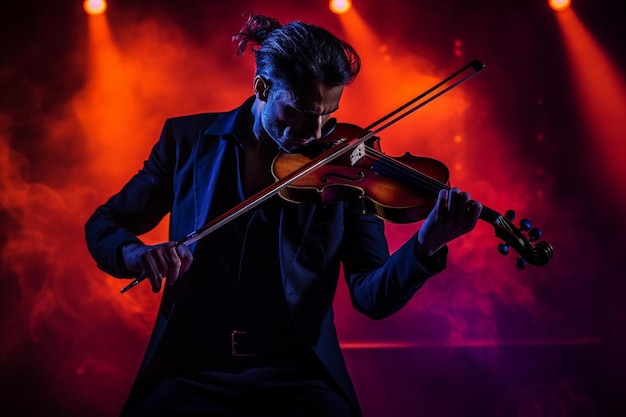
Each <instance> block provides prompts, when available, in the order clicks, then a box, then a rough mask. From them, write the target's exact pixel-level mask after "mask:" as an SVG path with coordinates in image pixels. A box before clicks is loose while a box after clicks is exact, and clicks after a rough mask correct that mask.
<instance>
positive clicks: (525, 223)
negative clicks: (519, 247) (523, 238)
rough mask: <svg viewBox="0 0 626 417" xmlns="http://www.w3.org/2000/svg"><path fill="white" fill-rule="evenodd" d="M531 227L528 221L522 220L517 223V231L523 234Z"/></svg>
mask: <svg viewBox="0 0 626 417" xmlns="http://www.w3.org/2000/svg"><path fill="white" fill-rule="evenodd" d="M531 227H532V223H531V222H530V220H528V219H522V220H520V221H519V230H521V231H522V232H525V231H526V230H530V228H531Z"/></svg>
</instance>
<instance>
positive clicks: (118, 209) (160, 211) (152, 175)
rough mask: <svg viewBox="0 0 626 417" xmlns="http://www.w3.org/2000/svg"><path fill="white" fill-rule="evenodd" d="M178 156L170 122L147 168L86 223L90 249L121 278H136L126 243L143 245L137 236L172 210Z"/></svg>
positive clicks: (102, 267) (109, 269)
mask: <svg viewBox="0 0 626 417" xmlns="http://www.w3.org/2000/svg"><path fill="white" fill-rule="evenodd" d="M174 154H175V145H174V139H173V134H172V133H171V124H170V121H169V120H168V121H167V122H166V123H165V126H164V127H163V131H162V134H161V138H160V140H159V141H158V142H157V144H156V145H155V146H154V147H153V148H152V151H151V153H150V156H149V158H148V160H147V161H145V162H144V166H143V168H142V169H141V170H140V171H139V172H138V173H137V174H135V175H134V176H133V177H132V178H131V179H130V181H129V182H128V183H126V185H124V187H123V188H122V189H121V190H120V191H119V192H118V193H117V194H115V195H114V196H113V197H111V198H110V199H109V200H108V201H107V202H106V203H104V204H103V205H101V206H100V207H98V208H97V209H96V210H95V212H94V213H93V214H92V215H91V217H90V218H89V220H88V221H87V223H86V224H85V238H86V241H87V248H88V249H89V252H90V253H91V255H92V256H93V258H94V259H95V261H96V263H97V264H98V267H99V268H100V269H102V270H103V271H105V272H107V273H108V274H110V275H112V276H115V277H118V278H123V277H132V276H134V275H136V273H134V272H132V271H129V270H128V269H127V268H126V266H125V265H124V262H123V259H122V256H121V249H122V246H124V245H125V244H126V243H131V242H136V243H141V240H140V239H139V238H138V237H137V236H140V235H142V234H144V233H146V232H148V231H150V230H151V229H153V228H154V227H156V226H157V225H158V224H159V222H160V221H161V219H163V217H164V216H165V215H166V214H167V213H168V212H169V211H170V210H171V206H172V200H173V195H172V194H173V193H172V172H173V166H174Z"/></svg>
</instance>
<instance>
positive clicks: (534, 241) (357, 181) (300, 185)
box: [121, 60, 554, 293]
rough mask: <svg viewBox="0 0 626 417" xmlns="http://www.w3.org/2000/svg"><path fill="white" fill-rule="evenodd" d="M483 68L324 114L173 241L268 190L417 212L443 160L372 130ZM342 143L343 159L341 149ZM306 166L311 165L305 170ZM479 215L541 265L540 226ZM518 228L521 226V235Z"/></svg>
mask: <svg viewBox="0 0 626 417" xmlns="http://www.w3.org/2000/svg"><path fill="white" fill-rule="evenodd" d="M484 68H485V64H483V63H482V62H480V61H478V60H473V61H471V62H469V63H468V64H467V65H464V66H463V67H461V68H460V69H458V70H457V71H455V72H453V73H452V74H450V75H449V76H448V77H446V78H444V79H443V80H442V81H440V82H439V83H437V84H435V85H434V86H432V87H431V88H429V89H428V90H426V91H424V92H423V93H421V94H419V95H417V96H416V97H414V98H413V99H411V100H409V101H408V102H406V103H405V104H403V105H401V106H400V107H398V108H396V109H395V110H393V111H392V112H390V113H388V114H386V115H385V116H383V117H381V118H380V119H378V120H377V121H375V122H373V123H372V124H370V125H369V126H367V127H365V128H363V129H361V128H359V127H357V126H355V125H350V124H346V123H337V121H336V120H335V119H331V120H329V121H328V122H327V123H326V124H325V126H324V129H323V138H324V139H321V140H320V141H317V142H318V143H317V144H316V145H313V146H312V147H307V149H305V152H304V153H302V154H286V153H284V154H279V155H278V156H277V157H276V159H275V160H274V163H273V164H272V174H273V175H274V177H275V178H276V179H277V181H276V182H275V183H274V184H271V185H270V186H268V187H266V188H264V189H263V190H261V191H259V192H257V193H256V194H254V195H253V196H251V197H249V198H248V199H246V200H245V201H242V202H241V203H239V204H238V205H236V206H235V207H233V208H232V209H230V210H228V211H226V212H225V213H222V214H221V215H219V216H217V217H215V218H213V219H212V220H211V221H209V222H208V223H207V224H205V225H204V226H202V227H201V228H199V229H197V230H194V231H192V232H191V233H189V234H188V235H186V236H184V237H183V238H182V239H179V240H177V241H176V243H175V245H174V246H175V247H177V246H180V245H187V246H188V245H191V244H192V243H194V242H196V241H198V240H200V239H202V238H204V237H205V236H208V235H209V234H211V233H213V232H214V231H215V230H217V229H219V228H221V227H222V226H224V225H226V224H228V223H230V222H231V221H233V220H235V219H236V218H238V217H239V216H241V215H242V214H244V213H246V212H248V211H250V210H251V209H253V208H255V207H257V206H259V205H260V204H262V203H264V202H265V201H267V200H268V199H269V198H271V197H273V196H274V195H276V194H279V195H280V196H282V198H284V199H286V200H290V201H296V202H307V201H308V202H312V201H319V198H320V197H321V198H322V203H324V202H326V203H327V202H330V201H333V200H337V199H341V198H350V197H358V198H360V199H361V201H363V205H364V210H365V211H366V212H369V213H373V214H375V215H377V216H379V217H381V218H383V219H387V220H390V221H395V222H402V223H407V222H414V221H418V220H420V219H423V218H425V217H426V216H427V215H428V212H430V210H431V209H432V207H433V206H434V204H435V202H436V199H435V197H434V196H436V194H437V193H438V191H439V190H441V189H449V185H448V182H449V172H448V169H447V167H446V166H445V165H444V164H442V163H441V162H439V161H436V160H434V159H430V158H424V157H416V156H413V155H411V154H409V153H407V154H405V155H404V156H402V157H400V158H389V157H387V156H385V155H384V154H382V153H381V152H380V146H378V137H377V136H376V135H377V134H378V133H379V132H381V131H382V130H384V129H386V128H387V127H389V126H391V125H392V124H394V123H396V122H398V121H399V120H401V119H403V118H405V117H407V116H408V115H410V114H411V113H413V112H415V111H416V110H418V109H420V108H422V107H423V106H425V105H426V104H428V103H430V102H431V101H433V100H435V99H436V98H438V97H440V96H442V95H443V94H445V93H446V92H448V91H450V90H451V89H453V88H455V87H457V86H459V85H460V84H462V83H464V82H465V81H467V80H469V79H470V78H473V77H474V76H475V75H476V74H478V73H479V72H481V71H482V70H483V69H484ZM350 151H352V152H351V153H350V164H348V163H347V161H346V160H345V156H346V155H347V154H348V152H350ZM342 157H344V158H343V159H342ZM335 161H343V163H340V164H337V163H336V162H335ZM316 171H319V172H316ZM313 172H316V173H315V175H313V176H312V175H311V174H312V173H313ZM292 184H293V185H292ZM480 218H481V219H482V220H485V221H487V222H489V223H490V224H492V225H493V226H494V228H495V232H496V236H497V237H499V238H500V239H502V241H503V243H500V245H499V246H498V249H499V251H500V253H502V254H504V255H506V254H508V253H509V250H510V248H513V249H514V250H516V251H517V253H518V254H519V255H520V257H519V258H517V266H518V267H519V268H520V269H523V268H524V267H525V266H526V262H528V263H530V264H531V265H537V266H543V265H545V264H547V263H548V261H549V260H550V259H551V258H552V256H553V252H554V250H553V248H552V245H550V244H549V243H547V242H545V241H539V240H538V239H539V238H540V237H541V231H540V230H539V229H537V228H533V227H531V223H530V221H529V220H527V219H523V220H522V221H521V222H520V225H519V228H518V227H515V225H513V223H512V222H513V220H514V219H515V213H514V212H513V211H511V210H509V211H507V213H506V214H505V215H504V216H502V215H501V214H500V213H498V212H496V211H495V210H492V209H490V208H488V207H485V206H484V205H483V210H482V212H481V215H480ZM523 232H527V235H528V236H526V235H525V234H524V233H523ZM146 278H147V275H146V274H145V273H144V272H142V273H141V274H140V276H139V277H137V278H136V279H135V280H133V281H132V282H131V283H130V284H128V285H127V286H125V287H124V288H122V289H121V292H122V293H125V292H126V291H128V290H130V289H131V288H133V287H134V286H135V285H137V284H139V283H140V282H141V281H143V280H144V279H146Z"/></svg>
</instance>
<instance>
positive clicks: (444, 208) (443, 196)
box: [435, 188, 448, 219]
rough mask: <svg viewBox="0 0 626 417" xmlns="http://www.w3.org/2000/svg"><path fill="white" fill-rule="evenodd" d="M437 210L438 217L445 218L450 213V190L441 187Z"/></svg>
mask: <svg viewBox="0 0 626 417" xmlns="http://www.w3.org/2000/svg"><path fill="white" fill-rule="evenodd" d="M435 210H436V212H437V217H438V218H441V219H445V218H446V217H447V214H448V190H446V189H445V188H444V189H441V190H439V195H438V196H437V202H436V205H435Z"/></svg>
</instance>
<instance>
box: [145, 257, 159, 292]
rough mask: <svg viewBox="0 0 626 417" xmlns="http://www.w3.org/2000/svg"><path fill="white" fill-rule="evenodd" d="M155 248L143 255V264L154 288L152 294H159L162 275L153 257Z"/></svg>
mask: <svg viewBox="0 0 626 417" xmlns="http://www.w3.org/2000/svg"><path fill="white" fill-rule="evenodd" d="M153 250H154V248H152V249H150V250H148V251H146V252H145V253H144V254H143V255H142V264H143V265H144V272H145V274H146V276H147V277H148V280H149V281H150V285H151V286H152V292H154V293H157V292H159V291H160V290H161V277H162V275H161V273H160V271H159V267H158V263H157V261H156V260H155V258H154V255H153Z"/></svg>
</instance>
